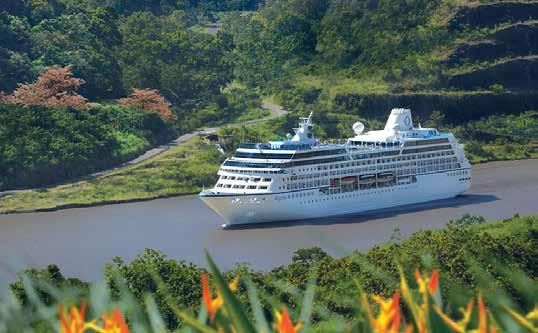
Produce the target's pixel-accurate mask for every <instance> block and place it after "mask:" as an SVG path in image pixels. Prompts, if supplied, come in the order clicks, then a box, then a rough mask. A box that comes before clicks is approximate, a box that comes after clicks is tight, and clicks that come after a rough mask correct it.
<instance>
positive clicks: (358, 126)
mask: <svg viewBox="0 0 538 333" xmlns="http://www.w3.org/2000/svg"><path fill="white" fill-rule="evenodd" d="M363 131H364V124H363V123H361V122H360V121H357V122H356V123H355V124H353V132H355V134H356V135H360V134H361V133H362V132H363Z"/></svg>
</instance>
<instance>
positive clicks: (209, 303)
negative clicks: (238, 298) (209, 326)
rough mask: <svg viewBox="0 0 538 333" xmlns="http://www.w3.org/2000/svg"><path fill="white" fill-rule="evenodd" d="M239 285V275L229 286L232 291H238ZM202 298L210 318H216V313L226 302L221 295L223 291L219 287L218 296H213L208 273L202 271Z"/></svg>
mask: <svg viewBox="0 0 538 333" xmlns="http://www.w3.org/2000/svg"><path fill="white" fill-rule="evenodd" d="M238 285H239V277H236V278H235V279H234V280H233V281H232V283H230V284H229V285H228V286H229V287H230V289H231V290H232V291H236V290H237V287H238ZM202 299H203V300H204V304H205V307H206V309H207V313H209V318H211V319H213V318H215V315H216V314H217V310H218V309H219V308H220V307H221V306H222V304H223V303H224V299H223V297H222V295H221V292H220V291H219V290H218V289H217V297H216V298H213V296H212V295H211V290H210V289H209V279H208V278H207V274H206V273H205V272H202Z"/></svg>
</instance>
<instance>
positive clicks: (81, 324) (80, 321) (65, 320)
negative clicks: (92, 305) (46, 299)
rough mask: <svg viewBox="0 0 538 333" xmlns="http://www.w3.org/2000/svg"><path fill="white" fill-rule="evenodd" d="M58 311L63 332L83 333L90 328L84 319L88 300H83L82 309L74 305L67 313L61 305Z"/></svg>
mask: <svg viewBox="0 0 538 333" xmlns="http://www.w3.org/2000/svg"><path fill="white" fill-rule="evenodd" d="M58 312H59V314H58V315H59V317H60V332H61V333H81V332H84V331H85V330H86V329H87V328H88V325H87V323H86V321H85V319H84V317H85V316H86V301H82V304H81V306H80V310H79V309H78V308H77V307H76V306H74V305H73V306H71V308H70V309H69V313H68V314H67V315H66V313H65V310H64V308H63V306H60V307H59V309H58Z"/></svg>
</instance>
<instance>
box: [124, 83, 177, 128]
mask: <svg viewBox="0 0 538 333" xmlns="http://www.w3.org/2000/svg"><path fill="white" fill-rule="evenodd" d="M119 103H120V104H123V105H133V106H136V107H139V108H141V109H144V110H146V111H149V112H155V113H158V114H159V115H160V117H161V119H162V120H174V119H176V115H175V114H174V113H172V111H171V110H170V106H171V104H170V102H168V101H167V100H166V98H164V97H163V96H162V95H161V94H160V93H159V91H158V90H155V89H133V93H132V94H131V95H130V96H129V97H127V98H122V99H120V100H119Z"/></svg>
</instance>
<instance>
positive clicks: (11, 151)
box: [0, 104, 174, 189]
mask: <svg viewBox="0 0 538 333" xmlns="http://www.w3.org/2000/svg"><path fill="white" fill-rule="evenodd" d="M173 133H174V132H173V130H172V128H170V126H169V125H167V124H166V123H165V122H163V121H162V120H161V118H160V117H159V115H158V114H155V113H149V112H146V111H143V110H139V109H136V108H132V107H124V106H115V105H109V106H94V107H92V108H89V109H82V110H76V109H71V108H51V107H42V106H19V105H7V104H4V105H0V155H1V156H2V158H0V170H1V171H0V189H4V188H17V187H24V186H41V185H47V184H50V183H54V182H58V181H60V180H63V179H66V178H73V177H76V176H81V175H86V174H89V173H91V172H93V171H96V170H100V169H103V168H107V167H110V166H112V165H115V164H118V163H121V162H123V161H125V160H128V159H130V158H133V157H134V156H136V155H137V154H140V153H141V152H142V151H144V150H145V149H148V148H149V147H151V146H153V145H155V144H158V143H161V142H164V141H166V140H169V139H170V137H171V135H172V134H173Z"/></svg>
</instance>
